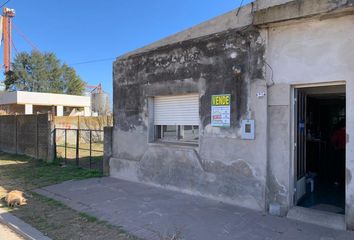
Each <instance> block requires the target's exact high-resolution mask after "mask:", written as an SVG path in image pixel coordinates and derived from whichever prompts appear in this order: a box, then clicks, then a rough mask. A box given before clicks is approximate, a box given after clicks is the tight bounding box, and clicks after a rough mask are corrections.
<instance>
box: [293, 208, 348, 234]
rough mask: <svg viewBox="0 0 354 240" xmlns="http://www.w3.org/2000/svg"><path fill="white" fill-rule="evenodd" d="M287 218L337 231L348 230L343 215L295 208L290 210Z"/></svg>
mask: <svg viewBox="0 0 354 240" xmlns="http://www.w3.org/2000/svg"><path fill="white" fill-rule="evenodd" d="M287 218H289V219H293V220H297V221H301V222H306V223H312V224H315V225H319V226H323V227H328V228H333V229H337V230H346V224H345V215H342V214H336V213H331V212H325V211H320V210H316V209H310V208H303V207H293V208H292V209H290V210H289V212H288V215H287Z"/></svg>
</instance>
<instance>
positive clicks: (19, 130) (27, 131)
mask: <svg viewBox="0 0 354 240" xmlns="http://www.w3.org/2000/svg"><path fill="white" fill-rule="evenodd" d="M0 151H4V152H9V153H16V154H24V155H28V156H30V157H33V158H37V159H44V160H53V149H52V135H51V122H50V121H49V119H48V115H47V114H39V115H14V116H0Z"/></svg>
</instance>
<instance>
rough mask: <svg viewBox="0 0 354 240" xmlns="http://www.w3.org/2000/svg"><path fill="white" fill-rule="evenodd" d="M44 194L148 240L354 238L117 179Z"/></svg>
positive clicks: (43, 191) (84, 182) (67, 186)
mask: <svg viewBox="0 0 354 240" xmlns="http://www.w3.org/2000/svg"><path fill="white" fill-rule="evenodd" d="M37 192H38V193H40V194H43V195H45V196H47V197H51V198H54V199H57V200H59V201H61V202H63V203H65V204H67V205H68V206H70V207H72V208H74V209H76V210H78V211H82V212H86V213H89V214H91V215H94V216H96V217H98V218H99V219H101V220H106V221H108V222H110V223H111V224H113V225H118V226H122V227H123V228H124V229H125V230H127V231H128V232H130V233H132V234H134V235H136V236H138V237H141V238H143V239H158V237H157V235H158V233H161V234H166V233H174V232H176V231H179V232H181V233H182V235H183V236H184V239H188V240H194V239H198V240H231V239H232V240H237V239H240V240H241V239H242V240H245V239H247V240H258V239H259V240H270V239H287V240H288V239H289V240H290V239H293V240H298V239H301V240H306V239H308V240H315V239H318V240H333V239H354V232H345V231H338V230H333V229H329V228H324V227H320V226H316V225H312V224H306V223H301V222H297V221H292V220H289V219H286V218H280V217H274V216H270V215H266V214H262V213H260V212H255V211H251V210H247V209H243V208H239V207H235V206H232V205H228V204H224V203H220V202H217V201H212V200H209V199H205V198H201V197H196V196H191V195H187V194H183V193H178V192H173V191H168V190H164V189H161V188H157V187H151V186H147V185H144V184H139V183H132V182H127V181H122V180H117V179H113V178H100V179H88V180H82V181H69V182H65V183H62V184H58V185H54V186H49V187H46V188H43V189H38V190H37Z"/></svg>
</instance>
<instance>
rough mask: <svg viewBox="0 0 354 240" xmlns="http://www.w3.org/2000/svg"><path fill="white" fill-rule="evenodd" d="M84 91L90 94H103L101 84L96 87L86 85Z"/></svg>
mask: <svg viewBox="0 0 354 240" xmlns="http://www.w3.org/2000/svg"><path fill="white" fill-rule="evenodd" d="M86 89H87V90H88V92H90V93H102V92H103V90H102V85H101V83H100V84H98V85H97V86H93V85H86Z"/></svg>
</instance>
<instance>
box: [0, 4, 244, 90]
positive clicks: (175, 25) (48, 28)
mask: <svg viewBox="0 0 354 240" xmlns="http://www.w3.org/2000/svg"><path fill="white" fill-rule="evenodd" d="M0 2H1V1H0ZM2 2H5V0H3V1H2ZM248 2H250V0H244V3H243V4H246V3H248ZM240 3H241V0H174V1H172V0H101V1H98V0H35V1H30V0H11V1H10V2H9V3H8V4H7V5H6V6H7V7H9V8H14V9H15V10H16V17H15V18H14V20H13V23H14V24H15V26H16V27H17V28H18V29H20V31H22V32H23V33H24V34H25V35H26V36H27V37H28V38H29V39H30V40H31V41H32V42H33V43H34V44H35V45H36V46H37V47H38V48H39V49H40V50H41V51H43V52H47V51H51V52H54V53H56V55H57V56H58V58H59V59H61V60H62V61H63V62H66V63H68V64H70V65H72V66H73V67H75V69H76V71H77V72H78V74H79V75H80V76H81V78H82V79H83V80H84V81H86V82H88V84H90V85H96V84H98V83H100V82H101V83H102V84H103V88H104V90H105V91H107V92H108V93H110V95H112V62H113V60H108V61H103V62H95V63H91V64H75V63H82V62H86V61H91V60H97V59H111V58H115V57H117V56H120V55H122V54H124V53H126V52H128V51H131V50H133V49H136V48H139V47H142V46H144V45H147V44H149V43H151V42H154V41H156V40H159V39H161V38H163V37H166V36H168V35H171V34H173V33H176V32H179V31H181V30H183V29H186V28H188V27H191V26H193V25H196V24H198V23H201V22H203V21H205V20H208V19H210V18H213V17H215V16H218V15H220V14H223V13H226V12H228V11H230V10H233V9H235V8H237V7H238V6H239V5H240ZM13 39H14V44H15V46H16V48H17V50H18V51H31V50H32V47H31V46H30V45H29V44H28V43H27V42H26V41H24V40H23V38H21V37H20V35H19V34H18V33H17V32H16V31H15V30H14V31H13ZM2 51H3V49H1V54H0V57H1V62H3V60H2Z"/></svg>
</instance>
